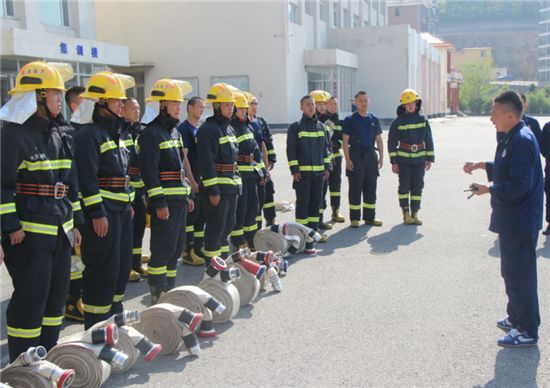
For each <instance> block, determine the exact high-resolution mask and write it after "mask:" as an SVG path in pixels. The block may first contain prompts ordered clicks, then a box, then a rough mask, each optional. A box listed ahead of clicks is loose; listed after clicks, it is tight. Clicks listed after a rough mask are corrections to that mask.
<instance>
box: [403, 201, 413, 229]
mask: <svg viewBox="0 0 550 388" xmlns="http://www.w3.org/2000/svg"><path fill="white" fill-rule="evenodd" d="M402 209H403V222H404V223H405V224H407V225H412V224H414V220H413V218H412V217H411V214H410V213H409V208H408V206H405V207H403V208H402Z"/></svg>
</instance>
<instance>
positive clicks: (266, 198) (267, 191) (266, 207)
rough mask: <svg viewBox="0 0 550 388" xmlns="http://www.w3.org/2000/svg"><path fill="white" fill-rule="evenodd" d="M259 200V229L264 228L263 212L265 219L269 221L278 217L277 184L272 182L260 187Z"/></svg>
mask: <svg viewBox="0 0 550 388" xmlns="http://www.w3.org/2000/svg"><path fill="white" fill-rule="evenodd" d="M258 198H259V200H260V211H259V213H258V217H257V218H256V220H257V221H258V228H259V229H261V228H262V210H263V213H264V218H265V219H266V220H268V221H271V220H273V219H274V218H275V217H277V212H276V211H275V184H274V183H273V180H270V181H269V182H267V183H266V184H265V185H259V186H258Z"/></svg>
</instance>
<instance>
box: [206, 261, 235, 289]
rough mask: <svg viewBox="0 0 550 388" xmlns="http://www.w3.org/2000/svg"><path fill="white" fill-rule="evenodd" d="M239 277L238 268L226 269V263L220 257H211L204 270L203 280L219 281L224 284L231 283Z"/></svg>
mask: <svg viewBox="0 0 550 388" xmlns="http://www.w3.org/2000/svg"><path fill="white" fill-rule="evenodd" d="M240 277H241V271H240V269H238V268H230V269H227V263H226V262H225V261H224V260H223V259H222V258H221V257H217V256H215V257H213V258H212V261H211V262H210V265H209V266H208V268H206V271H205V274H204V278H203V280H204V279H216V280H221V281H222V282H224V283H227V282H232V281H235V280H237V279H239V278H240Z"/></svg>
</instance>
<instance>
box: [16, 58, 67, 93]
mask: <svg viewBox="0 0 550 388" xmlns="http://www.w3.org/2000/svg"><path fill="white" fill-rule="evenodd" d="M73 77H74V70H73V67H72V66H71V65H70V64H69V63H53V62H50V63H46V62H42V61H36V62H31V63H27V64H26V65H25V66H23V67H22V68H21V70H19V72H18V73H17V80H16V81H15V87H14V88H13V89H12V90H10V91H9V92H8V93H9V94H10V95H13V94H16V93H26V92H29V91H31V90H39V89H58V90H62V91H66V90H67V89H65V82H67V81H68V80H70V79H71V78H73Z"/></svg>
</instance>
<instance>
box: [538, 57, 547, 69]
mask: <svg viewBox="0 0 550 388" xmlns="http://www.w3.org/2000/svg"><path fill="white" fill-rule="evenodd" d="M545 67H546V60H545V59H542V60H540V61H539V69H544V68H545Z"/></svg>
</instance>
